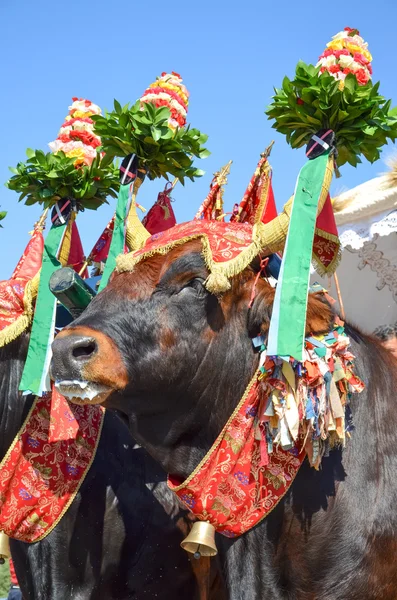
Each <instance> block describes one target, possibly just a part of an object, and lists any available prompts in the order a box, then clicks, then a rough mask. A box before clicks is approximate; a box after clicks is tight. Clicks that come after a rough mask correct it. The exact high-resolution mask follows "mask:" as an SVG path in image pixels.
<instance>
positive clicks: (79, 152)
mask: <svg viewBox="0 0 397 600" xmlns="http://www.w3.org/2000/svg"><path fill="white" fill-rule="evenodd" d="M66 156H68V157H69V158H74V157H76V158H81V159H84V150H83V148H74V149H73V150H69V152H66Z"/></svg>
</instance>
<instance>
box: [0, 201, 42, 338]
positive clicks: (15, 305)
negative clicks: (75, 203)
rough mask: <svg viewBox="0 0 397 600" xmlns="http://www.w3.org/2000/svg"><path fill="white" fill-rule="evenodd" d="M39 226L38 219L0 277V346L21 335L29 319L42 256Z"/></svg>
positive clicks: (40, 222) (40, 228)
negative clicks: (15, 259) (8, 270)
mask: <svg viewBox="0 0 397 600" xmlns="http://www.w3.org/2000/svg"><path fill="white" fill-rule="evenodd" d="M46 212H47V211H46ZM42 229H43V222H42V221H41V220H40V221H39V223H38V224H37V225H36V227H35V229H34V231H33V233H32V238H31V239H30V240H29V243H28V245H27V246H26V248H25V251H24V253H23V255H22V256H21V258H20V260H19V261H18V264H17V266H16V267H15V269H14V272H13V274H12V275H11V277H10V279H8V280H6V281H0V347H2V346H5V345H6V344H9V343H10V342H12V341H13V340H14V339H16V338H17V337H18V336H19V335H21V333H23V332H24V331H25V330H26V329H27V328H28V327H29V325H30V323H31V321H32V318H33V302H34V300H35V298H36V295H37V287H38V279H39V271H40V268H41V263H42V260H43V249H44V238H43V232H42Z"/></svg>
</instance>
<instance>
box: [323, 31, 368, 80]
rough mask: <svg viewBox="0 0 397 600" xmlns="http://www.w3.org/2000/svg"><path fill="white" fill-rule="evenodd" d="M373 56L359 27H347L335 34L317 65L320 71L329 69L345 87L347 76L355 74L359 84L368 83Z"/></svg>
mask: <svg viewBox="0 0 397 600" xmlns="http://www.w3.org/2000/svg"><path fill="white" fill-rule="evenodd" d="M371 62H372V56H371V54H370V53H369V51H368V44H367V42H364V40H363V38H362V37H361V36H360V32H359V31H358V30H357V29H352V28H351V27H345V28H344V30H343V31H340V32H339V33H337V34H336V35H334V36H333V38H332V40H331V41H330V42H329V43H328V44H327V49H326V50H324V52H323V53H322V55H321V56H320V57H319V61H318V63H317V65H316V66H317V67H320V73H324V72H325V71H327V72H328V73H330V75H333V76H334V77H335V79H338V80H339V81H340V82H341V85H340V87H341V89H343V87H344V81H345V79H346V76H347V75H349V74H353V75H354V76H355V77H356V79H357V82H358V84H359V85H366V84H367V83H368V81H369V80H370V79H371V75H372V67H371Z"/></svg>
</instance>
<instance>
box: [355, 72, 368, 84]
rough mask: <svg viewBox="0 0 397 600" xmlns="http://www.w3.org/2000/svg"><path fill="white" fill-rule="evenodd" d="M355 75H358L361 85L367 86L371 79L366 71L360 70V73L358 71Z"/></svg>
mask: <svg viewBox="0 0 397 600" xmlns="http://www.w3.org/2000/svg"><path fill="white" fill-rule="evenodd" d="M355 75H356V77H357V81H358V83H359V84H360V85H365V84H366V83H368V79H369V77H368V74H367V73H366V71H365V70H364V69H358V71H356V73H355Z"/></svg>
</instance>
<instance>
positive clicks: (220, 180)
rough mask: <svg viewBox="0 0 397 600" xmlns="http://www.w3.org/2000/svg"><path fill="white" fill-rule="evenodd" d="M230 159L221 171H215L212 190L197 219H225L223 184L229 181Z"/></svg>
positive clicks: (199, 210)
mask: <svg viewBox="0 0 397 600" xmlns="http://www.w3.org/2000/svg"><path fill="white" fill-rule="evenodd" d="M231 164H232V161H231V160H230V161H229V162H228V163H227V165H225V166H224V167H222V169H221V170H220V171H218V172H217V173H214V177H213V179H212V181H211V184H210V191H209V192H208V195H207V197H206V198H205V200H204V201H203V203H202V204H201V206H200V208H199V209H198V211H197V213H196V216H195V217H194V219H195V220H201V219H205V220H206V221H215V220H217V221H224V220H225V219H224V214H223V186H224V185H226V183H227V176H228V175H229V172H230V166H231Z"/></svg>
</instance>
